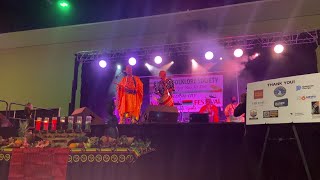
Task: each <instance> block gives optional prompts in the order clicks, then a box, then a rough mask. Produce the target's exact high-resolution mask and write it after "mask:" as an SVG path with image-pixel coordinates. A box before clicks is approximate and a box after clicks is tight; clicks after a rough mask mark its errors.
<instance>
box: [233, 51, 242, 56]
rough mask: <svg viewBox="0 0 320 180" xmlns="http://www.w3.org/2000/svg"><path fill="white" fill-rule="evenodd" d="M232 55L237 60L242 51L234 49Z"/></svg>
mask: <svg viewBox="0 0 320 180" xmlns="http://www.w3.org/2000/svg"><path fill="white" fill-rule="evenodd" d="M233 55H234V56H235V57H237V58H239V57H241V56H242V55H243V50H242V49H236V50H234V52H233Z"/></svg>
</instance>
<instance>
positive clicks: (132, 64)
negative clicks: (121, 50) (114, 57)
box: [129, 57, 137, 66]
mask: <svg viewBox="0 0 320 180" xmlns="http://www.w3.org/2000/svg"><path fill="white" fill-rule="evenodd" d="M129 64H130V65H131V66H134V65H136V64H137V60H136V58H134V57H131V58H130V59H129Z"/></svg>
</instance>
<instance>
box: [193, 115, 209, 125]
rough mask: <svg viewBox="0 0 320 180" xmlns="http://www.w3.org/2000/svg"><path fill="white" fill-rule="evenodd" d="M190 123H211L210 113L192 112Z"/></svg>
mask: <svg viewBox="0 0 320 180" xmlns="http://www.w3.org/2000/svg"><path fill="white" fill-rule="evenodd" d="M189 120H190V123H209V114H208V113H192V114H190V118H189Z"/></svg>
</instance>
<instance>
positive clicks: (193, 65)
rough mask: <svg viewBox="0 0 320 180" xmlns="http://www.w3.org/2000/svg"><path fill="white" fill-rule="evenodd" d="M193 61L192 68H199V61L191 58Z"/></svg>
mask: <svg viewBox="0 0 320 180" xmlns="http://www.w3.org/2000/svg"><path fill="white" fill-rule="evenodd" d="M191 63H192V69H196V68H198V66H199V64H198V62H197V61H196V60H194V59H191Z"/></svg>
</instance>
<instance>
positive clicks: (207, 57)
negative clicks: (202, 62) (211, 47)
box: [204, 51, 214, 60]
mask: <svg viewBox="0 0 320 180" xmlns="http://www.w3.org/2000/svg"><path fill="white" fill-rule="evenodd" d="M204 57H205V58H206V59H207V60H211V59H212V58H213V57H214V54H213V53H212V52H211V51H207V52H206V54H205V55H204Z"/></svg>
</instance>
